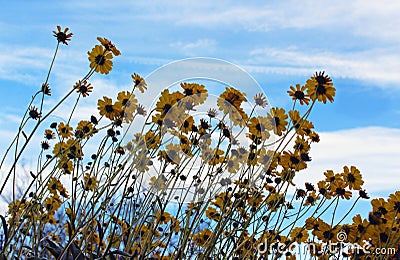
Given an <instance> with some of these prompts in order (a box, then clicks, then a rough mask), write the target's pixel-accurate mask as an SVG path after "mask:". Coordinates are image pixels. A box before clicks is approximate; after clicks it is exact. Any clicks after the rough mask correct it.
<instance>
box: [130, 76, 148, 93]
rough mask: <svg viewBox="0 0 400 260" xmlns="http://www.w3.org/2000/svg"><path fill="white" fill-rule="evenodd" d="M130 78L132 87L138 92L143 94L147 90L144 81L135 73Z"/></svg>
mask: <svg viewBox="0 0 400 260" xmlns="http://www.w3.org/2000/svg"><path fill="white" fill-rule="evenodd" d="M131 77H132V80H133V84H134V87H135V88H138V89H139V90H140V92H142V93H144V91H145V90H146V89H147V83H146V81H145V80H144V79H143V78H142V77H141V76H139V75H138V74H136V73H133V74H132V75H131Z"/></svg>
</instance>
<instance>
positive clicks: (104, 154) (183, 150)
mask: <svg viewBox="0 0 400 260" xmlns="http://www.w3.org/2000/svg"><path fill="white" fill-rule="evenodd" d="M54 36H55V37H56V39H57V48H56V51H55V54H54V58H53V61H52V63H51V66H50V69H49V73H48V75H47V78H46V80H45V82H44V83H43V84H42V86H41V88H40V89H39V91H38V92H37V93H36V94H35V95H34V96H33V98H32V101H31V103H30V104H29V105H28V108H27V110H26V113H25V115H24V116H23V118H22V121H21V125H20V127H19V128H18V132H17V134H16V136H15V138H14V140H13V141H12V143H11V145H10V146H9V147H8V149H7V150H6V151H5V155H4V158H3V160H2V162H1V170H2V171H4V172H5V181H4V182H3V184H2V187H1V194H4V191H5V188H6V187H10V186H12V187H11V190H12V195H11V197H12V198H11V202H10V203H9V205H8V211H7V212H5V213H4V214H3V215H2V216H1V220H2V233H1V241H0V242H1V244H0V247H1V255H2V257H3V259H14V258H16V259H100V258H101V259H103V258H104V257H105V258H109V259H197V258H198V259H260V258H261V259H278V258H286V259H296V255H295V254H293V252H292V251H290V250H289V248H293V245H299V246H300V245H308V246H309V248H314V249H317V250H309V251H308V252H307V253H306V258H310V259H311V258H314V259H328V258H330V257H349V258H354V259H369V258H368V257H370V255H368V254H366V253H365V252H363V251H354V250H353V251H346V252H344V251H343V250H340V248H339V247H340V245H341V244H340V243H337V244H335V246H334V247H333V248H327V247H324V245H325V244H326V243H335V242H343V239H342V238H341V237H340V236H339V235H344V236H345V238H346V241H345V242H347V243H353V244H355V243H358V244H363V243H368V245H369V247H368V249H369V250H370V251H371V252H372V251H373V249H374V248H381V249H382V248H388V249H389V248H397V247H398V244H399V239H400V232H399V216H400V215H399V214H400V212H399V211H400V191H398V192H396V193H394V194H392V195H390V196H389V198H388V199H383V198H380V199H373V200H372V211H371V213H370V214H369V216H368V217H367V219H365V218H363V217H362V216H360V215H355V216H354V217H353V222H352V223H343V222H344V220H345V219H346V218H347V217H350V216H349V214H350V211H351V210H352V209H353V208H354V206H355V204H356V203H357V201H358V200H359V199H368V195H367V193H366V191H365V190H364V189H362V185H363V184H364V181H363V180H362V175H361V173H360V171H359V170H358V169H357V168H356V167H355V166H350V167H348V166H345V167H344V168H343V171H342V172H339V173H335V172H333V171H331V170H327V171H326V172H324V173H323V174H321V180H320V181H319V182H318V183H315V184H312V183H305V184H295V183H294V181H293V180H294V177H295V176H296V175H298V174H303V173H301V171H303V170H304V169H306V168H307V164H308V163H309V162H310V161H311V158H310V156H309V152H310V149H311V145H312V144H314V143H317V142H319V135H318V133H317V132H316V131H315V130H314V124H313V123H312V122H311V121H309V120H308V118H309V115H310V113H311V111H312V109H313V107H314V106H315V105H316V104H317V103H323V104H326V103H327V101H329V102H333V101H334V97H335V88H334V86H333V83H332V80H331V78H330V77H329V76H328V75H326V74H325V73H324V72H317V73H315V74H314V75H313V76H311V77H310V78H309V79H307V80H306V82H305V84H304V85H300V84H296V85H295V86H291V87H290V89H289V90H288V91H287V92H288V94H289V96H290V98H291V99H292V100H293V107H292V109H291V110H290V111H286V110H285V109H283V108H278V107H272V108H268V110H267V112H266V113H265V114H260V115H258V114H256V113H255V111H256V109H257V108H267V106H268V104H267V100H266V97H265V96H264V95H263V94H257V95H256V96H255V97H254V107H253V108H252V109H251V111H250V112H249V111H246V109H244V103H245V102H246V101H248V97H246V94H245V93H244V92H241V91H240V90H238V89H235V88H233V87H227V88H226V89H225V90H224V91H223V92H222V93H220V95H219V98H218V101H217V103H216V106H215V107H212V108H210V109H209V110H208V112H207V114H206V115H204V116H203V117H202V118H200V119H199V118H195V116H194V111H195V108H196V107H197V106H199V105H201V104H204V103H205V102H206V101H207V98H208V96H209V93H208V90H207V88H206V86H204V85H202V84H199V83H198V82H182V83H180V85H179V89H178V90H175V91H174V90H171V89H165V90H163V91H161V93H160V96H159V98H158V99H157V102H156V103H155V107H149V108H145V107H144V106H143V105H140V103H138V97H139V95H138V94H140V93H144V92H145V91H146V89H147V84H146V81H145V79H143V78H142V77H141V76H140V75H138V74H136V73H134V74H133V75H132V76H131V77H132V89H130V90H126V91H121V92H119V93H118V94H116V96H115V97H106V96H104V97H103V98H102V99H100V100H98V101H97V108H98V111H97V114H93V115H92V116H91V117H90V118H82V119H81V120H80V121H77V122H74V120H72V119H71V118H72V116H73V115H75V114H79V106H78V103H79V102H80V101H81V100H82V99H90V98H91V97H90V94H91V93H92V92H93V91H96V86H92V84H91V83H90V79H91V78H92V76H94V75H96V74H95V73H100V74H108V73H109V72H110V71H111V70H112V67H113V60H114V58H115V57H116V56H119V55H120V54H121V53H120V51H119V50H118V49H117V47H116V46H115V45H114V44H113V43H112V42H111V41H109V40H108V39H105V38H101V37H98V41H99V44H97V45H95V46H94V47H93V49H92V50H91V51H89V52H88V60H89V68H90V69H89V72H88V73H87V74H86V75H85V76H84V77H82V78H81V79H79V80H77V82H76V83H72V84H71V85H72V87H71V90H70V91H69V92H68V93H67V94H66V96H64V97H62V98H61V99H60V100H59V102H58V103H56V105H55V106H54V107H52V108H50V109H48V110H46V111H45V109H44V101H45V100H46V99H50V98H52V97H51V89H50V84H49V81H50V75H51V70H52V67H53V63H54V59H55V58H56V55H57V52H58V50H59V47H60V46H61V45H62V44H65V45H67V43H68V41H70V40H71V37H72V33H69V29H68V28H66V29H65V30H62V29H61V27H59V26H58V27H57V31H54ZM138 92H140V93H138ZM74 99H76V101H75V105H74V106H73V107H72V109H71V111H69V116H68V118H69V119H68V120H66V121H60V122H49V116H50V115H52V114H54V112H55V111H56V110H57V109H58V108H59V107H60V105H61V104H63V103H65V102H67V101H68V100H74ZM65 114H67V113H65ZM217 115H219V117H217ZM140 118H141V120H144V121H145V123H144V124H143V130H142V131H141V132H139V133H136V134H134V135H133V136H131V137H129V135H128V134H127V133H129V128H130V127H131V126H132V125H133V124H135V122H136V121H137V120H138V119H140ZM32 122H33V123H32ZM41 126H44V127H47V128H46V129H45V130H44V133H43V132H42V131H43V130H42V131H39V129H42V128H41ZM43 135H44V140H43V141H42V142H41V144H40V146H41V152H40V154H39V157H38V160H37V165H36V169H35V170H32V171H30V174H29V176H28V177H27V178H29V183H28V185H27V186H26V187H24V188H23V190H22V192H17V189H16V186H17V181H16V178H18V175H17V174H18V173H17V165H18V163H19V161H20V159H21V157H22V155H23V154H25V153H26V152H27V146H28V143H30V142H31V140H32V138H33V137H34V136H43ZM241 136H242V137H243V136H244V138H245V140H246V141H245V145H241V144H240V142H242V141H243V139H240V137H241ZM128 137H129V138H128ZM88 144H92V146H93V145H94V147H95V148H96V149H95V151H90V152H85V151H86V150H87V149H89V148H87V147H88ZM10 158H11V160H12V164H11V166H10V167H9V168H7V169H6V168H5V163H4V162H5V161H6V160H7V159H10ZM154 169H156V171H155V172H157V174H153V175H151V174H149V173H150V172H153V173H154V171H152V170H154ZM193 172H194V173H193ZM178 190H179V192H177V191H178ZM352 197H353V198H354V197H355V199H354V203H353V205H352V206H351V208H349V209H348V210H347V212H346V210H343V209H341V210H340V213H339V212H338V211H337V209H338V208H339V207H340V205H341V204H340V202H342V201H344V200H349V199H350V198H352ZM338 249H339V250H338ZM303 257H304V256H303ZM390 257H394V256H393V255H385V256H382V258H390Z"/></svg>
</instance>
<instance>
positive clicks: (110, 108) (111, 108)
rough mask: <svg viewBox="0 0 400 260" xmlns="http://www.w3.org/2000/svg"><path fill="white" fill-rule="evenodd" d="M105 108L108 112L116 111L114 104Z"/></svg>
mask: <svg viewBox="0 0 400 260" xmlns="http://www.w3.org/2000/svg"><path fill="white" fill-rule="evenodd" d="M104 109H105V110H106V112H107V113H112V112H113V111H114V110H113V107H112V105H106V106H105V107H104Z"/></svg>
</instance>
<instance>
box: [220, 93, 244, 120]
mask: <svg viewBox="0 0 400 260" xmlns="http://www.w3.org/2000/svg"><path fill="white" fill-rule="evenodd" d="M245 101H247V99H246V97H245V93H242V92H240V91H239V90H237V89H235V88H228V87H227V88H226V89H225V91H224V92H223V93H222V94H221V95H220V96H219V98H218V100H217V106H218V109H219V110H220V111H223V112H224V114H227V115H229V119H230V120H231V121H232V122H233V124H234V125H240V126H243V125H244V124H245V122H246V121H247V119H248V115H247V114H246V113H245V112H244V110H243V108H241V105H242V103H243V102H245Z"/></svg>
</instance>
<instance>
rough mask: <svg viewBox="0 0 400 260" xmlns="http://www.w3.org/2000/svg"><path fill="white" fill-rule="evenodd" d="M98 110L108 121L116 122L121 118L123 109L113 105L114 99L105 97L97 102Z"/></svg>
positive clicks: (118, 105)
mask: <svg viewBox="0 0 400 260" xmlns="http://www.w3.org/2000/svg"><path fill="white" fill-rule="evenodd" d="M97 106H98V110H99V113H100V115H102V116H105V117H107V118H108V119H111V120H114V119H115V118H117V117H118V116H120V114H121V112H122V108H121V106H120V104H114V105H113V104H112V99H111V98H108V97H106V96H103V100H101V99H99V100H98V102H97Z"/></svg>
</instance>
